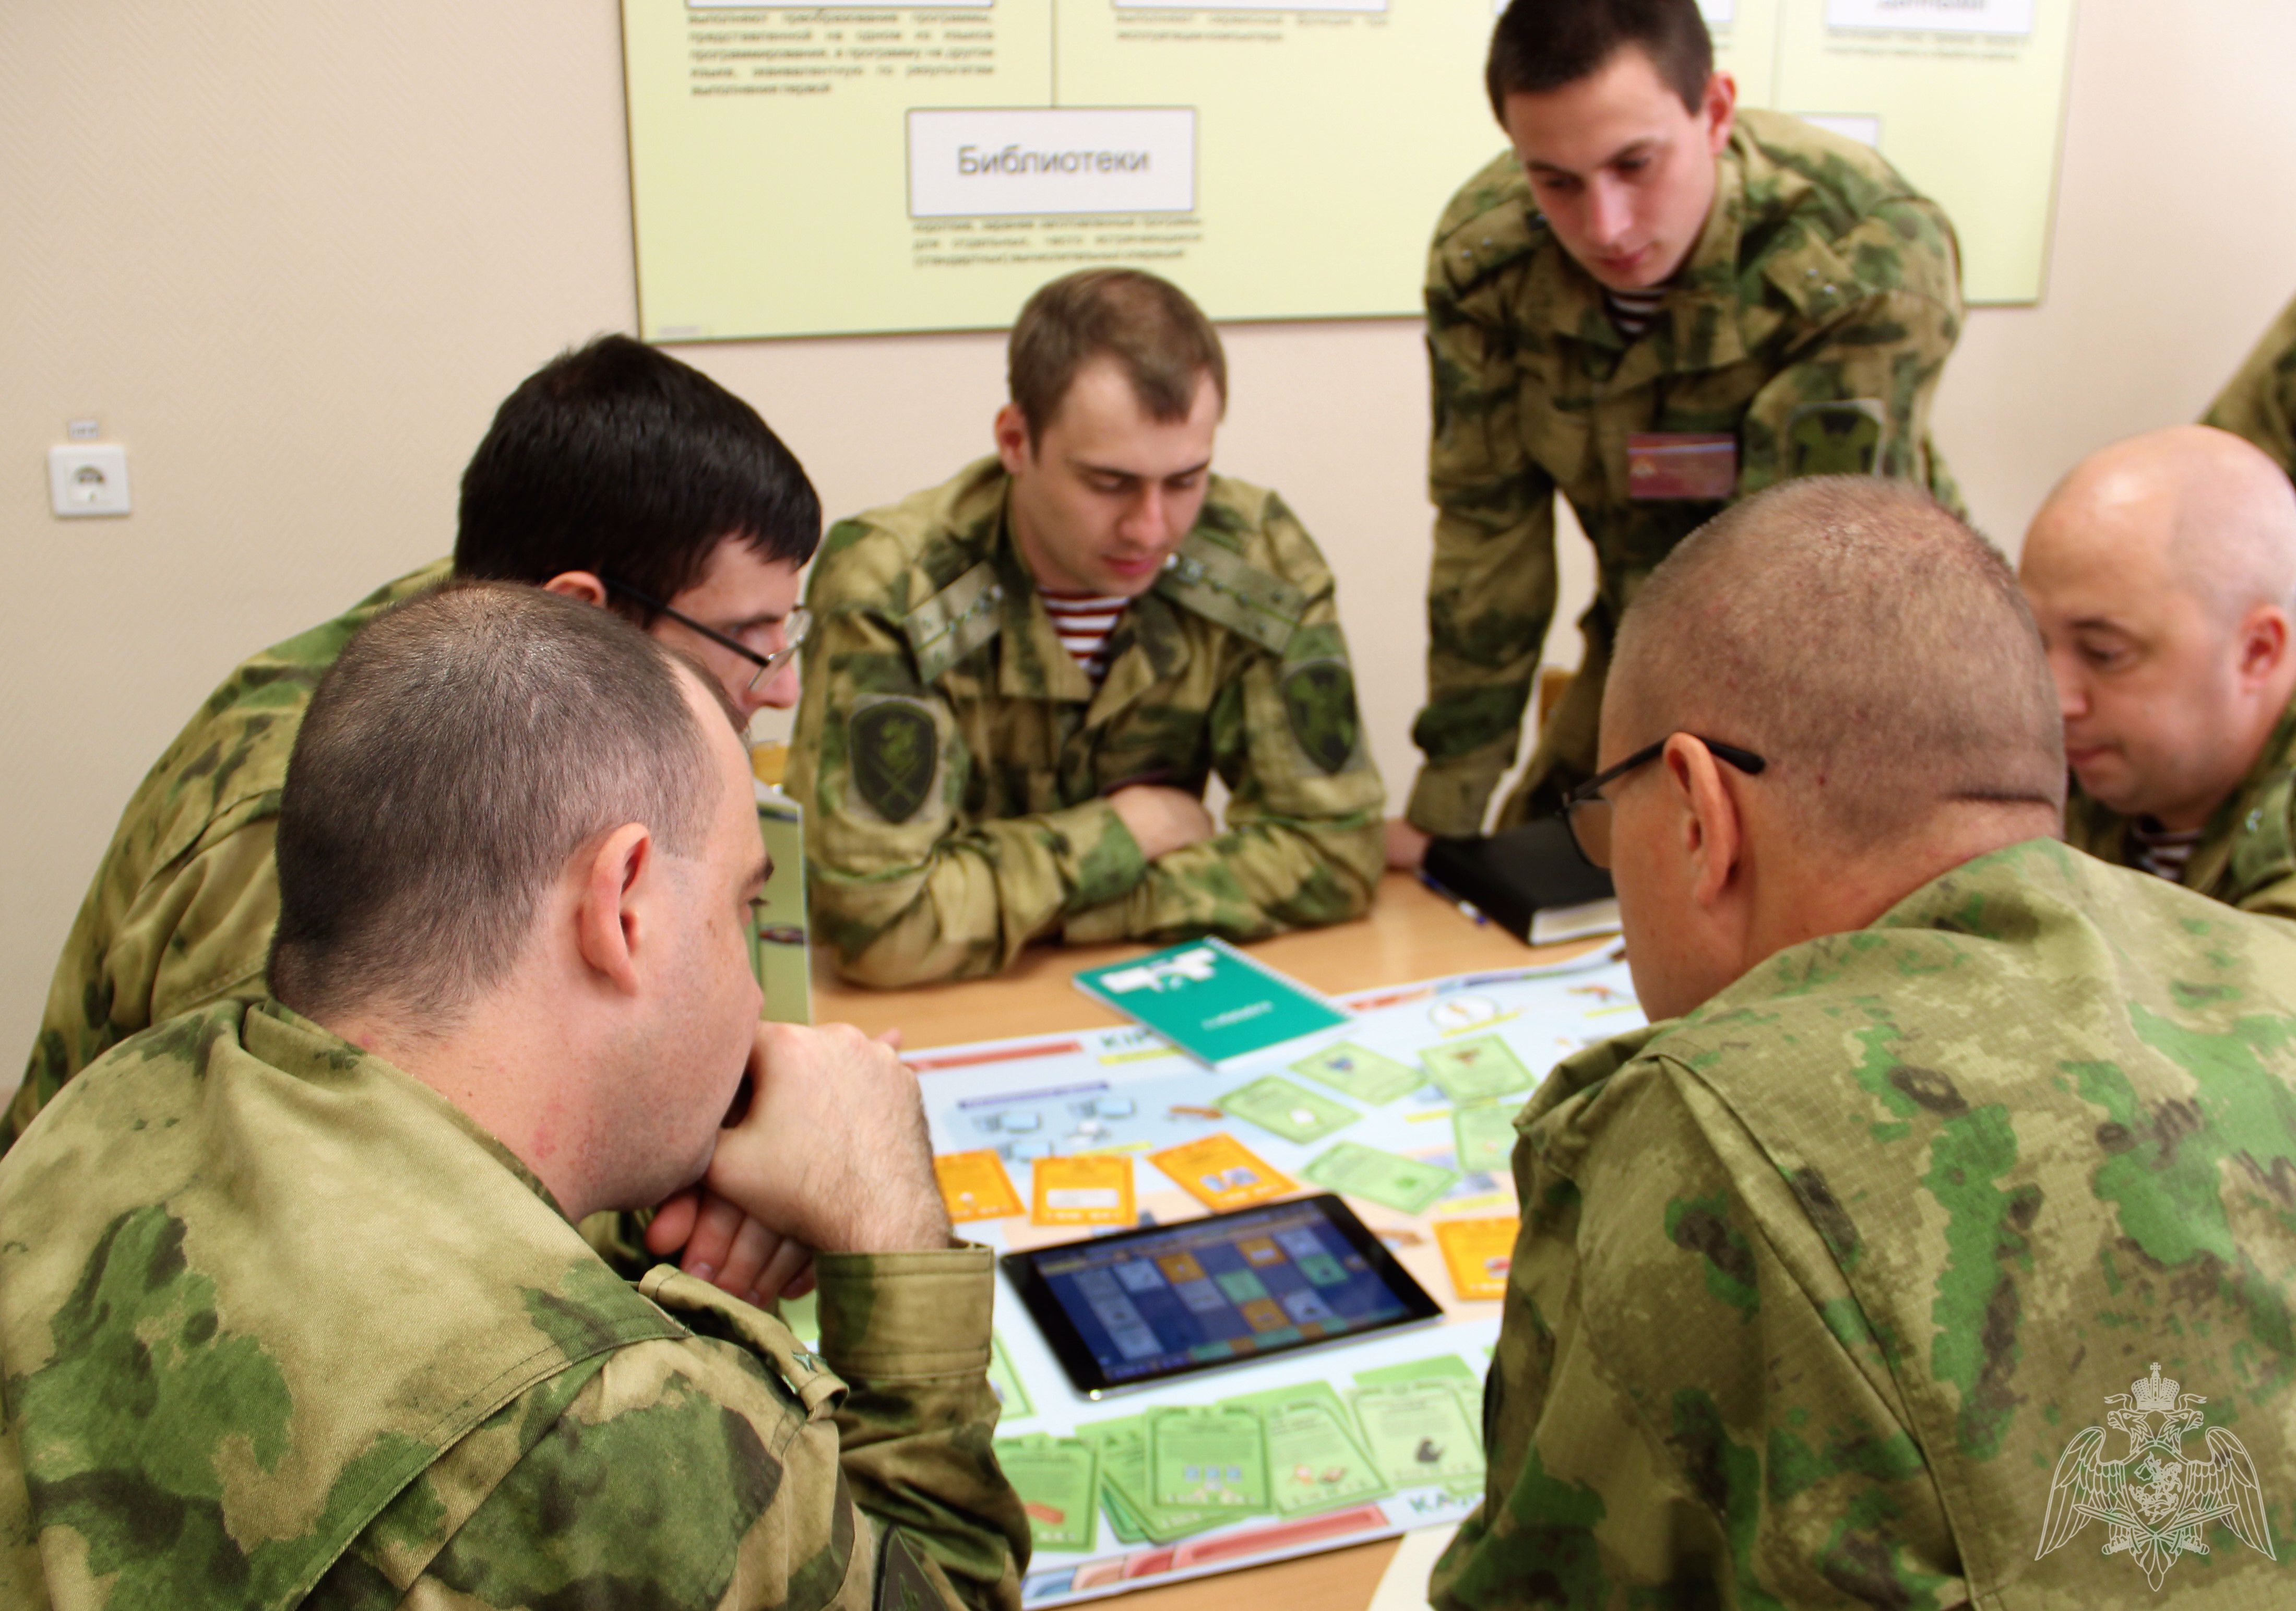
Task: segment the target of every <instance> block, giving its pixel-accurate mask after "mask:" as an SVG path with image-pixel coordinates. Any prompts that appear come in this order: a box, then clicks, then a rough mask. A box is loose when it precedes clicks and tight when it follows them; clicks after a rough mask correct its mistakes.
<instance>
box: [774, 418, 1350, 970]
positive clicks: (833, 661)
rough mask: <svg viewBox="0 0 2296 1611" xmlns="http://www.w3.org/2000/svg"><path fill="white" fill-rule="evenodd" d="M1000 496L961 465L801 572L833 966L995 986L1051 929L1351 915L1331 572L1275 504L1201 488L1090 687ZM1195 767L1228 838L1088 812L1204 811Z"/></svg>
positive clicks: (835, 532) (796, 744) (994, 474)
mask: <svg viewBox="0 0 2296 1611" xmlns="http://www.w3.org/2000/svg"><path fill="white" fill-rule="evenodd" d="M1005 486H1006V477H1005V472H1004V470H1003V468H1002V467H1001V466H1000V465H998V464H997V463H996V460H995V459H983V460H981V461H980V462H979V463H977V464H972V465H971V466H969V467H967V468H966V469H965V470H964V472H963V473H961V474H959V475H958V476H957V477H956V479H955V480H954V481H950V482H948V483H947V485H945V486H942V487H938V488H935V489H931V490H930V491H926V492H921V493H919V494H917V495H916V496H915V497H911V498H908V499H906V501H904V502H902V503H899V504H897V505H892V506H891V507H890V508H885V509H878V510H873V511H872V512H871V513H869V514H864V515H861V516H860V517H858V518H857V519H854V520H849V521H845V522H840V523H839V524H838V525H837V526H835V527H833V528H832V530H831V531H830V533H829V536H828V538H827V539H826V540H825V541H824V543H823V545H822V549H821V555H820V557H819V558H818V559H817V560H816V561H815V563H814V567H813V574H812V578H811V579H810V581H809V582H808V586H807V594H806V602H807V604H808V606H809V607H810V608H811V609H812V611H813V612H814V619H815V621H816V625H815V627H814V629H813V632H812V634H811V636H810V637H808V639H807V640H806V645H805V651H804V655H805V695H804V700H803V703H801V704H800V705H799V711H798V719H797V728H796V737H795V739H794V741H793V742H792V744H791V767H790V776H789V783H788V787H789V790H790V792H791V793H792V794H794V795H796V796H797V798H798V799H799V801H803V802H804V803H805V806H806V837H807V848H808V862H809V864H810V868H811V872H812V875H813V914H814V921H815V924H816V928H817V929H818V931H819V933H821V935H822V937H824V938H825V939H827V940H828V941H830V942H831V943H832V944H833V945H834V946H835V947H836V948H837V955H838V958H839V959H840V965H841V966H842V967H843V969H844V971H845V972H846V973H847V974H849V975H851V976H852V977H853V978H855V979H857V980H859V981H861V982H864V983H868V984H881V985H893V984H907V983H914V982H919V981H922V980H931V979H947V978H958V977H964V976H966V975H971V974H991V973H995V972H996V970H998V969H999V968H1002V967H1004V966H1005V965H1007V964H1008V963H1010V962H1011V961H1012V960H1013V958H1014V957H1015V956H1016V955H1018V954H1019V952H1020V950H1021V947H1023V946H1025V945H1027V944H1028V943H1029V941H1032V940H1035V939H1037V938H1038V937H1040V936H1043V935H1046V934H1049V933H1054V932H1058V933H1061V934H1062V936H1064V937H1065V938H1066V939H1068V940H1070V941H1096V940H1116V939H1124V938H1129V939H1139V940H1161V939H1180V938H1184V937H1186V936H1190V935H1195V934H1206V933H1215V934H1223V935H1226V936H1227V937H1228V938H1230V939H1234V940H1251V939H1257V938H1259V937H1260V936H1262V935H1266V934H1272V933H1279V932H1281V931H1283V930H1284V929H1290V928H1300V927H1307V926H1310V925H1316V924H1325V923H1337V922H1339V921H1341V920H1342V919H1344V918H1349V917H1353V916H1357V914H1359V913H1361V912H1362V911H1363V910H1364V909H1365V908H1366V907H1367V906H1368V905H1369V904H1370V901H1371V897H1372V891H1373V889H1374V887H1375V886H1376V885H1377V883H1378V880H1379V876H1380V870H1381V867H1382V850H1381V841H1380V813H1381V810H1382V807H1383V806H1384V804H1385V802H1386V793H1385V792H1384V791H1383V790H1382V787H1381V786H1380V781H1379V773H1378V770H1377V769H1376V768H1375V767H1374V765H1373V763H1372V759H1371V754H1370V752H1369V750H1368V748H1367V746H1366V745H1365V744H1364V741H1363V734H1362V731H1361V727H1362V724H1361V721H1360V719H1359V718H1358V717H1357V711H1356V696H1355V678H1354V674H1353V672H1352V670H1350V668H1349V663H1348V649H1347V643H1346V641H1345V639H1344V638H1342V637H1341V633H1340V623H1339V615H1338V612H1337V609H1336V607H1335V606H1334V604H1333V596H1332V576H1331V572H1330V571H1328V570H1326V569H1325V568H1324V559H1323V555H1320V554H1318V553H1317V552H1316V545H1315V544H1314V542H1312V541H1311V540H1310V539H1309V538H1308V534H1307V532H1306V531H1305V530H1302V529H1301V528H1300V522H1298V521H1297V520H1296V519H1294V518H1293V517H1292V512H1291V511H1290V510H1288V509H1286V508H1285V507H1284V506H1283V501H1282V500H1281V499H1279V498H1278V497H1276V496H1275V494H1274V493H1272V492H1265V491H1262V490H1260V489H1259V488H1256V487H1250V486H1246V485H1245V484H1244V483H1243V482H1242V481H1229V480H1226V478H1224V477H1221V476H1214V477H1212V478H1211V489H1210V493H1209V494H1208V495H1207V496H1206V497H1205V499H1204V506H1203V513H1202V514H1201V516H1200V517H1199V518H1198V519H1197V522H1196V526H1195V530H1193V531H1192V532H1190V533H1189V535H1188V538H1187V541H1186V542H1185V544H1184V545H1183V547H1181V549H1180V552H1179V554H1178V555H1177V556H1176V559H1175V562H1174V563H1173V564H1172V565H1171V566H1170V567H1169V569H1167V571H1165V573H1164V575H1163V576H1162V577H1161V578H1160V579H1159V580H1158V581H1157V583H1156V585H1155V587H1154V588H1152V589H1150V590H1149V591H1148V592H1147V593H1145V594H1144V595H1142V596H1140V597H1139V598H1137V599H1136V600H1134V601H1133V603H1132V604H1131V606H1130V607H1129V608H1128V609H1127V610H1126V611H1125V612H1124V614H1123V616H1122V617H1121V618H1120V619H1119V621H1118V622H1117V625H1116V629H1115V632H1114V634H1113V635H1112V636H1111V637H1110V639H1109V644H1108V656H1109V658H1108V672H1107V675H1106V677H1105V678H1103V680H1102V682H1101V685H1100V686H1099V688H1098V689H1097V690H1096V691H1095V688H1094V687H1093V685H1092V682H1091V680H1090V679H1089V678H1087V676H1086V675H1085V673H1084V671H1083V670H1082V669H1081V668H1079V667H1078V665H1077V663H1076V662H1075V661H1074V660H1073V659H1072V658H1071V657H1070V654H1069V653H1068V651H1067V650H1066V649H1064V648H1062V646H1061V641H1060V638H1059V637H1058V636H1057V635H1056V634H1055V633H1054V629H1053V621H1052V617H1051V615H1050V614H1049V613H1048V612H1046V609H1045V606H1044V603H1043V601H1042V600H1041V599H1040V598H1039V597H1038V596H1037V588H1036V584H1035V582H1034V581H1033V580H1032V579H1031V578H1030V575H1029V569H1028V567H1027V565H1026V564H1025V563H1023V562H1022V560H1021V556H1020V554H1019V552H1018V551H1017V550H1016V549H1015V548H1014V547H1013V541H1012V538H1011V537H1010V535H1009V533H1008V531H1007V529H1006V525H1005ZM1214 772H1218V774H1219V776H1220V777H1221V779H1222V781H1224V782H1225V783H1226V785H1227V788H1228V792H1229V798H1228V808H1227V824H1228V826H1227V831H1226V832H1225V833H1222V834H1218V835H1216V836H1214V837H1213V838H1211V839H1210V840H1207V841H1205V842H1202V843H1201V844H1195V845H1191V846H1189V847H1188V848H1186V849H1185V850H1180V851H1173V852H1172V853H1171V854H1169V855H1167V856H1164V857H1161V858H1160V859H1157V860H1156V861H1155V862H1154V863H1152V864H1151V863H1150V862H1148V861H1146V860H1144V859H1143V858H1142V856H1141V853H1140V847H1139V845H1138V843H1137V842H1136V841H1135V840H1134V839H1133V837H1132V834H1131V833H1130V832H1129V831H1128V829H1127V828H1126V827H1125V826H1124V825H1123V823H1122V822H1121V821H1120V820H1119V818H1118V817H1117V815H1116V811H1115V809H1114V808H1113V807H1111V805H1109V803H1108V802H1107V801H1105V800H1104V799H1103V798H1102V797H1103V795H1105V794H1107V793H1109V792H1110V791H1111V790H1112V789H1114V788H1116V787H1117V786H1119V785H1122V784H1126V783H1142V782H1153V783H1160V784H1164V785H1169V786H1171V787H1174V788H1180V789H1185V790H1186V791H1188V792H1189V793H1193V794H1198V795H1201V793H1202V792H1203V789H1204V786H1205V783H1206V780H1207V779H1208V778H1209V777H1210V775H1211V774H1212V773H1214Z"/></svg>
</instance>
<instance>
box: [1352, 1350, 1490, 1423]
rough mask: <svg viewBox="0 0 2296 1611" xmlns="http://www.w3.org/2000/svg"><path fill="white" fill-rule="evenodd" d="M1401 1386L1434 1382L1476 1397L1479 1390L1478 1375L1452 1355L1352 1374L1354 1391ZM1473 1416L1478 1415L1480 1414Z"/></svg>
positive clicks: (1481, 1388) (1407, 1361) (1480, 1381)
mask: <svg viewBox="0 0 2296 1611" xmlns="http://www.w3.org/2000/svg"><path fill="white" fill-rule="evenodd" d="M1486 1352H1488V1351H1486ZM1405 1382H1434V1383H1437V1384H1438V1385H1442V1386H1446V1387H1460V1388H1467V1387H1472V1388H1473V1389H1474V1390H1475V1391H1476V1392H1477V1393H1480V1392H1481V1391H1482V1390H1483V1378H1482V1375H1481V1373H1480V1372H1479V1371H1478V1370H1476V1369H1475V1368H1474V1367H1473V1366H1472V1365H1470V1364H1468V1363H1467V1361H1466V1360H1463V1359H1461V1358H1460V1357H1459V1356H1458V1355H1457V1354H1456V1353H1439V1354H1437V1355H1436V1356H1435V1357H1434V1358H1432V1359H1428V1360H1405V1361H1404V1362H1403V1363H1402V1364H1400V1365H1382V1366H1380V1367H1379V1368H1378V1369H1374V1370H1364V1371H1358V1372H1357V1374H1356V1385H1357V1386H1358V1387H1393V1386H1395V1385H1398V1383H1405ZM1476 1413H1477V1414H1478V1415H1480V1413H1481V1411H1480V1410H1478V1411H1477V1412H1476Z"/></svg>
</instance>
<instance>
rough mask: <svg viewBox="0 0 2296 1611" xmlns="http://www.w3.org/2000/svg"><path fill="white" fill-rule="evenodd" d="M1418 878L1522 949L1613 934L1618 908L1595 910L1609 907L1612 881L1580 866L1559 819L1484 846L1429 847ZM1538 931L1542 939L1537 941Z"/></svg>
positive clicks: (1447, 842) (1457, 842)
mask: <svg viewBox="0 0 2296 1611" xmlns="http://www.w3.org/2000/svg"><path fill="white" fill-rule="evenodd" d="M1422 871H1423V873H1424V874H1425V875H1426V878H1427V882H1428V883H1430V884H1433V885H1435V887H1436V888H1438V889H1439V890H1440V891H1442V892H1444V893H1445V894H1447V895H1449V896H1450V897H1451V898H1452V899H1454V900H1463V901H1464V902H1466V903H1467V904H1468V905H1469V906H1472V907H1473V908H1475V909H1476V910H1477V911H1479V912H1480V913H1482V914H1483V916H1486V917H1488V918H1489V919H1490V920H1491V921H1492V922H1493V923H1496V924H1497V925H1499V926H1500V927H1501V928H1503V929H1505V930H1506V931H1507V933H1511V934H1513V935H1514V936H1515V937H1516V938H1517V939H1519V940H1521V941H1523V942H1524V943H1525V944H1530V945H1545V944H1548V943H1551V942H1553V941H1558V940H1565V939H1570V938H1573V937H1575V936H1576V935H1579V934H1589V933H1603V932H1605V931H1606V930H1609V929H1613V928H1616V927H1617V926H1618V922H1617V919H1616V917H1615V916H1611V913H1612V912H1614V911H1615V909H1616V908H1615V904H1613V905H1612V906H1611V908H1608V909H1605V908H1603V907H1602V905H1601V904H1600V903H1603V902H1614V894H1613V892H1612V890H1611V875H1609V874H1608V873H1606V872H1604V871H1603V870H1602V869H1601V868H1600V867H1588V866H1587V863H1586V862H1585V861H1584V860H1583V859H1580V857H1579V852H1578V851H1576V850H1574V849H1573V848H1572V847H1571V843H1570V829H1568V828H1566V827H1564V826H1562V818H1559V817H1542V818H1538V819H1537V820H1536V821H1533V822H1527V823H1524V824H1523V825H1522V826H1521V827H1517V828H1506V829H1504V830H1502V831H1501V832H1499V833H1497V834H1491V835H1489V836H1488V838H1482V839H1438V840H1435V841H1433V842H1431V843H1430V844H1429V845H1428V847H1427V859H1426V861H1425V862H1424V864H1423V867H1422ZM1542 913H1543V914H1545V915H1546V921H1545V922H1543V923H1542V922H1541V921H1540V915H1541V914H1542ZM1535 929H1536V930H1538V931H1541V932H1539V933H1536V934H1534V930H1535ZM1546 931H1553V932H1546ZM1565 931H1567V932H1565Z"/></svg>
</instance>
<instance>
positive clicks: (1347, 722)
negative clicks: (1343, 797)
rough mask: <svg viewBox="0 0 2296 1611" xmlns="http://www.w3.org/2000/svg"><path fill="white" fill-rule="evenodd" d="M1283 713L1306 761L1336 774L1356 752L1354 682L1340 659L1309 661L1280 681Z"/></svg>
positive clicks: (1345, 663)
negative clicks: (1288, 720) (1290, 724)
mask: <svg viewBox="0 0 2296 1611" xmlns="http://www.w3.org/2000/svg"><path fill="white" fill-rule="evenodd" d="M1283 711H1284V714H1285V715H1287V716H1289V717H1290V718H1291V719H1292V736H1293V737H1294V738H1297V739H1298V740H1299V741H1300V749H1301V750H1303V751H1305V752H1307V756H1308V760H1312V761H1314V762H1315V763H1316V765H1317V766H1319V767H1321V768H1323V769H1324V771H1326V772H1336V771H1338V770H1339V769H1341V767H1343V766H1345V765H1347V764H1348V759H1349V757H1350V756H1352V755H1353V754H1354V753H1355V752H1356V739H1357V736H1358V735H1357V718H1356V679H1355V674H1354V673H1353V672H1351V671H1350V670H1348V662H1345V661H1343V660H1311V661H1309V662H1307V663H1306V664H1305V665H1301V666H1298V667H1295V668H1294V669H1293V670H1292V671H1291V672H1290V673H1288V674H1287V675H1286V676H1285V677H1284V678H1283Z"/></svg>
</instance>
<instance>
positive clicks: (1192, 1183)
mask: <svg viewBox="0 0 2296 1611" xmlns="http://www.w3.org/2000/svg"><path fill="white" fill-rule="evenodd" d="M1148 1162H1150V1163H1153V1164H1154V1165H1155V1166H1156V1167H1157V1168H1159V1169H1160V1170H1162V1171H1164V1172H1165V1173H1166V1174H1168V1175H1169V1176H1171V1177H1172V1179H1173V1180H1174V1181H1175V1182H1176V1183H1177V1185H1178V1186H1179V1188H1180V1189H1181V1190H1182V1191H1184V1192H1186V1193H1187V1194H1188V1195H1189V1196H1192V1197H1193V1198H1194V1199H1195V1200H1196V1201H1197V1202H1199V1203H1201V1204H1203V1205H1204V1206H1205V1207H1206V1208H1209V1209H1210V1210H1211V1211H1212V1212H1214V1213H1225V1212H1226V1211H1227V1210H1229V1209H1231V1208H1244V1207H1248V1206H1250V1205H1251V1204H1254V1203H1265V1202H1266V1201H1267V1199H1268V1198H1270V1197H1280V1196H1283V1195H1284V1194H1285V1193H1286V1192H1294V1191H1297V1190H1299V1189H1300V1188H1299V1184H1298V1182H1296V1181H1294V1180H1292V1179H1289V1178H1288V1177H1286V1176H1283V1175H1280V1174H1278V1173H1276V1172H1275V1170H1273V1169H1271V1168H1270V1167H1268V1165H1267V1164H1266V1163H1262V1162H1261V1161H1260V1160H1259V1158H1258V1157H1256V1156H1254V1155H1253V1154H1252V1153H1251V1149H1250V1148H1248V1147H1245V1146H1244V1145H1243V1143H1242V1142H1241V1141H1239V1140H1237V1139H1236V1138H1234V1136H1231V1135H1226V1134H1221V1135H1214V1136H1206V1137H1205V1138H1203V1139H1202V1140H1201V1141H1190V1142H1187V1143H1185V1145H1183V1146H1179V1147H1167V1148H1165V1149H1164V1150H1163V1151H1162V1152H1160V1153H1150V1154H1149V1155H1148Z"/></svg>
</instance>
